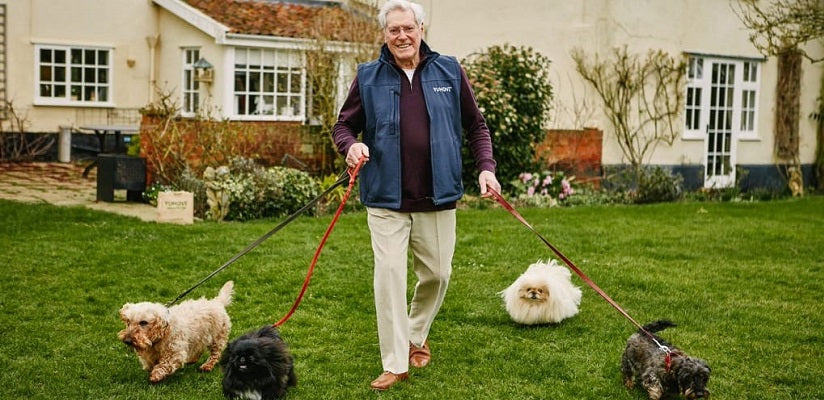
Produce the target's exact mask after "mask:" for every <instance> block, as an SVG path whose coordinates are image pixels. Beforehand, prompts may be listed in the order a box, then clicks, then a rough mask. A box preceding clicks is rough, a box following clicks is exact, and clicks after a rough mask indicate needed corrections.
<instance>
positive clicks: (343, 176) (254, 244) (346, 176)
mask: <svg viewBox="0 0 824 400" xmlns="http://www.w3.org/2000/svg"><path fill="white" fill-rule="evenodd" d="M347 182H349V174H348V170H344V171H343V172H342V173H341V174H340V176H339V177H338V180H337V181H336V182H335V183H334V184H332V186H329V188H327V189H326V190H324V191H323V193H321V194H320V195H318V197H315V198H314V199H312V200H311V201H309V202H308V203H306V205H304V206H303V207H301V209H300V210H297V211H295V212H294V213H293V214H292V215H290V216H288V217H287V218H286V219H285V220H283V222H281V223H280V224H278V226H276V227H274V228H272V230H270V231H269V232H266V234H265V235H263V236H261V237H260V238H259V239H258V240H255V241H254V242H252V244H250V245H249V246H246V248H245V249H243V250H242V251H241V252H240V253H237V254H235V255H234V257H232V258H231V259H229V261H226V263H225V264H223V265H222V266H221V267H220V268H218V269H216V270H214V271H213V272H212V273H211V274H209V275H207V276H206V277H205V278H203V279H201V280H200V282H198V283H196V284H195V285H194V286H192V287H190V288H189V289H186V291H184V292H183V293H181V294H180V295H179V296H177V297H175V298H174V300H172V301H170V302H168V303H166V307H171V306H172V305H174V304H175V303H177V302H178V301H180V299H182V298H184V297H186V295H187V294H189V293H191V292H192V290H195V289H197V287H198V286H200V285H202V284H203V283H204V282H206V281H208V280H209V279H211V278H212V277H213V276H215V275H217V274H218V273H220V271H223V270H224V269H226V268H227V267H228V266H230V265H232V263H234V262H235V261H237V260H238V259H239V258H240V257H243V256H244V255H245V254H246V253H248V252H250V251H252V249H254V248H255V247H257V246H258V245H260V244H261V243H263V241H264V240H266V239H269V237H271V236H272V235H274V234H275V233H276V232H277V231H279V230H281V229H283V227H285V226H286V225H288V224H289V223H290V222H292V221H294V220H295V219H296V218H297V217H298V216H300V215H301V214H303V213H304V212H306V210H308V209H309V208H310V207H312V206H314V205H315V203H317V202H318V201H320V199H322V198H324V197H326V195H328V194H329V193H330V192H332V191H333V190H335V188H337V187H338V186H341V185H343V184H344V183H347Z"/></svg>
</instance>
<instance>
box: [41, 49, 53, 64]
mask: <svg viewBox="0 0 824 400" xmlns="http://www.w3.org/2000/svg"><path fill="white" fill-rule="evenodd" d="M51 61H52V52H51V50H48V49H40V62H44V63H48V62H51Z"/></svg>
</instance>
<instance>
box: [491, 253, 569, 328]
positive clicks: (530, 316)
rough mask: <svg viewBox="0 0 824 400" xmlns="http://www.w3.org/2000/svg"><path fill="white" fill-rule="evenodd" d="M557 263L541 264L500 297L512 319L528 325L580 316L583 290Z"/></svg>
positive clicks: (504, 291)
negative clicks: (579, 308)
mask: <svg viewBox="0 0 824 400" xmlns="http://www.w3.org/2000/svg"><path fill="white" fill-rule="evenodd" d="M571 276H572V274H571V273H570V272H569V270H568V269H567V268H565V267H563V266H561V265H560V264H559V263H558V261H556V260H550V261H549V262H546V263H545V262H543V261H538V262H536V263H535V264H532V265H530V266H529V268H527V270H526V272H524V273H523V274H522V275H521V276H520V277H518V279H516V280H515V282H513V283H512V285H510V286H509V287H508V288H506V289H504V290H503V291H502V292H500V293H499V294H500V295H501V297H502V298H503V299H504V305H505V306H506V311H507V312H508V313H509V316H510V317H512V320H513V321H515V322H517V323H520V324H525V325H535V324H547V323H557V322H561V321H562V320H564V319H565V318H569V317H572V316H574V315H575V314H578V306H579V305H580V304H581V289H580V288H578V287H576V286H575V285H573V284H572V279H570V278H571Z"/></svg>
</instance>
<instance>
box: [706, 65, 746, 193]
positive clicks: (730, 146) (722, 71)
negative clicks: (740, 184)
mask: <svg viewBox="0 0 824 400" xmlns="http://www.w3.org/2000/svg"><path fill="white" fill-rule="evenodd" d="M709 67H710V90H709V102H708V105H709V107H708V112H709V118H707V128H706V129H707V131H706V136H705V139H704V155H705V157H704V161H705V162H704V187H708V188H726V187H732V186H733V185H735V165H736V163H735V154H736V152H735V149H736V144H737V142H738V137H737V135H736V132H737V129H734V128H733V127H736V126H739V122H738V118H739V117H740V113H737V112H735V111H736V109H738V107H736V106H737V104H736V101H737V99H736V96H735V93H736V87H735V73H736V63H731V62H722V61H711V62H710V65H709Z"/></svg>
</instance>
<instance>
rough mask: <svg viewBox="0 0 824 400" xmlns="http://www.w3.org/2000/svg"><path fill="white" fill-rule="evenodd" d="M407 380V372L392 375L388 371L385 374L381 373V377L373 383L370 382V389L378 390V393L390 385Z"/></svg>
mask: <svg viewBox="0 0 824 400" xmlns="http://www.w3.org/2000/svg"><path fill="white" fill-rule="evenodd" d="M407 379H409V373H408V372H404V373H402V374H393V373H391V372H389V371H386V372H384V373H382V374H381V376H379V377H378V379H375V380H374V381H372V385H371V386H372V389H375V390H379V391H384V390H386V389H389V388H391V387H392V385H394V384H396V383H398V382H400V381H405V380H407Z"/></svg>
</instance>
